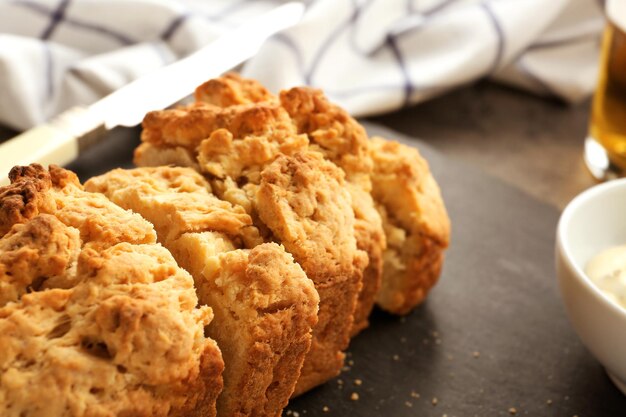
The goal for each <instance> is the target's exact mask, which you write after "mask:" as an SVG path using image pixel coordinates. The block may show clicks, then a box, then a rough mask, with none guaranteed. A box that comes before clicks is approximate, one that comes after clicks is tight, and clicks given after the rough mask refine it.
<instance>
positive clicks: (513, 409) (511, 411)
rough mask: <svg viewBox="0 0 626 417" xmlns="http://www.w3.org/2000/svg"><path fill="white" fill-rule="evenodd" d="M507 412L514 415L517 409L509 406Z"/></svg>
mask: <svg viewBox="0 0 626 417" xmlns="http://www.w3.org/2000/svg"><path fill="white" fill-rule="evenodd" d="M509 414H510V415H512V416H514V415H515V414H517V409H516V408H515V407H511V408H509Z"/></svg>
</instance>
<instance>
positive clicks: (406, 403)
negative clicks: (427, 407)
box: [404, 401, 413, 408]
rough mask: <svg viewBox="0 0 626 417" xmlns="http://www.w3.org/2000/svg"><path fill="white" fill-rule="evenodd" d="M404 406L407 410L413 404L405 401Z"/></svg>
mask: <svg viewBox="0 0 626 417" xmlns="http://www.w3.org/2000/svg"><path fill="white" fill-rule="evenodd" d="M404 405H406V406H407V407H409V408H411V407H413V403H412V402H411V401H405V402H404Z"/></svg>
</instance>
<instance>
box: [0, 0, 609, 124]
mask: <svg viewBox="0 0 626 417" xmlns="http://www.w3.org/2000/svg"><path fill="white" fill-rule="evenodd" d="M281 3H283V2H282V1H279V0H228V1H226V0H185V1H180V0H0V91H1V92H2V93H0V124H4V125H7V126H10V127H13V128H15V129H26V128H29V127H32V126H34V125H36V124H38V123H41V122H43V121H45V120H47V119H49V118H51V117H53V116H54V115H56V114H58V113H60V112H61V111H63V110H65V109H67V108H69V107H71V106H74V105H78V104H89V103H91V102H94V101H96V100H97V99H98V98H101V97H103V96H104V95H106V94H108V93H110V92H111V91H114V90H115V89H117V88H119V87H121V86H123V85H124V84H125V83H127V82H129V81H131V80H133V79H134V78H136V77H139V76H141V75H142V74H145V73H147V72H150V71H153V70H155V69H157V68H159V67H161V66H163V65H167V64H169V63H171V62H174V61H175V60H177V59H180V58H182V57H184V56H186V55H188V54H189V53H191V52H193V51H195V50H197V49H198V48H200V47H202V46H203V45H205V44H207V43H208V42H211V40H213V39H215V38H216V37H217V36H219V34H220V33H223V32H224V31H227V30H230V29H232V28H233V27H236V26H237V25H240V24H245V22H246V21H247V20H248V19H250V18H251V17H253V16H255V15H257V14H259V13H263V12H265V11H268V10H270V9H271V8H273V7H276V6H277V5H279V4H281ZM306 4H307V10H306V13H305V16H304V19H303V20H302V22H301V23H300V24H298V25H297V26H295V27H292V28H290V29H288V30H286V31H284V32H282V33H279V34H277V35H276V36H274V37H272V38H271V39H269V40H268V41H267V42H266V43H265V45H264V46H263V47H262V49H261V50H260V51H259V53H258V54H257V55H256V56H255V57H254V58H252V59H251V60H250V61H248V62H247V63H246V64H245V65H244V67H243V73H244V75H246V76H249V77H254V78H257V79H259V80H260V81H261V82H262V83H264V84H265V85H267V86H268V87H269V88H270V89H271V90H273V91H278V90H280V89H282V88H285V87H290V86H293V85H302V84H307V85H311V86H314V87H319V88H322V89H324V90H325V91H326V92H327V94H328V95H329V96H330V97H331V99H333V100H335V101H336V102H338V103H339V104H341V105H342V106H344V107H346V108H347V109H348V110H349V111H350V112H351V113H353V114H355V115H357V116H364V115H372V114H379V113H383V112H388V111H392V110H395V109H398V108H400V107H402V106H406V105H409V104H412V103H416V102H419V101H423V100H426V99H428V98H430V97H433V96H436V95H439V94H441V93H443V92H445V91H448V90H450V89H452V88H454V87H456V86H459V85H462V84H466V83H468V82H471V81H473V80H477V79H480V78H485V77H489V78H492V79H494V80H497V81H500V82H504V83H508V84H512V85H516V86H519V87H522V88H525V89H528V90H530V91H533V92H535V93H538V94H544V95H551V96H556V97H559V98H561V99H563V100H565V101H568V102H577V101H579V100H581V99H583V98H585V97H587V96H588V95H589V94H590V93H591V92H592V90H593V87H594V84H595V78H596V71H597V60H598V52H599V46H600V45H599V42H600V34H601V32H602V28H603V27H604V18H603V13H602V2H601V1H598V0H315V1H308V2H306ZM216 59H219V57H216Z"/></svg>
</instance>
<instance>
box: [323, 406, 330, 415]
mask: <svg viewBox="0 0 626 417" xmlns="http://www.w3.org/2000/svg"><path fill="white" fill-rule="evenodd" d="M322 411H323V412H325V413H328V412H329V411H330V408H328V406H327V405H325V406H324V407H322Z"/></svg>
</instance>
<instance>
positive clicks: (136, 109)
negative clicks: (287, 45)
mask: <svg viewBox="0 0 626 417" xmlns="http://www.w3.org/2000/svg"><path fill="white" fill-rule="evenodd" d="M303 13H304V5H302V4H301V3H298V2H293V3H287V4H285V5H282V6H280V7H277V8H275V9H274V10H271V11H270V12H268V13H266V14H263V15H261V16H259V17H257V18H255V19H253V20H252V21H250V22H248V23H246V24H244V25H241V26H240V27H238V28H236V29H234V30H232V31H230V32H227V33H225V34H224V35H222V36H220V37H219V38H218V39H216V40H215V41H213V42H212V43H210V44H209V45H207V46H205V47H204V48H202V49H200V50H199V51H197V52H195V53H193V54H191V55H189V56H188V57H186V58H184V59H182V60H180V61H177V62H175V63H173V64H170V65H168V66H165V67H163V68H160V69H158V70H156V71H154V72H152V73H150V74H147V75H145V76H142V77H141V78H139V79H137V80H135V81H133V82H131V83H129V84H128V85H126V86H124V87H122V88H120V89H119V90H117V91H115V92H113V93H111V94H109V95H108V96H106V97H104V98H103V99H101V100H99V101H98V102H96V103H94V104H92V105H90V106H88V107H79V108H74V109H70V110H68V111H66V112H64V113H62V114H61V115H59V116H57V117H56V118H55V119H53V120H52V121H50V122H49V123H47V124H44V125H41V126H38V127H35V128H33V129H30V130H28V131H26V132H24V133H22V134H21V135H18V136H16V137H15V138H12V139H10V140H8V141H6V142H4V143H2V144H0V175H1V176H0V185H5V184H8V179H7V173H8V172H9V170H10V169H11V168H12V167H13V166H15V165H28V164H30V163H33V162H38V163H40V164H42V165H48V164H57V165H64V164H67V163H69V162H71V161H72V160H73V159H75V158H76V157H77V156H78V155H79V153H80V151H81V150H83V149H85V148H87V147H88V146H90V145H91V144H93V143H95V142H98V141H99V140H100V139H101V138H102V137H103V136H104V135H102V133H103V132H106V130H107V129H111V128H113V127H115V126H136V125H138V124H139V123H140V122H141V120H142V119H143V117H144V115H145V114H146V113H147V112H148V111H151V110H159V109H163V108H166V107H168V106H170V105H172V104H174V103H176V102H178V101H180V100H181V99H183V98H185V97H186V96H188V95H189V94H191V93H192V92H193V91H194V89H195V87H196V86H198V85H199V84H201V83H202V82H204V81H206V80H208V79H210V78H214V77H217V76H219V75H220V74H222V73H224V72H226V71H228V70H230V69H232V68H234V67H236V66H237V65H239V64H240V63H242V62H244V61H246V60H247V59H249V58H251V57H252V56H253V55H254V54H255V53H256V52H257V51H258V50H259V48H260V47H261V45H262V44H263V42H265V40H267V38H269V37H270V36H271V35H273V34H274V33H277V32H278V31H280V30H283V29H286V28H288V27H290V26H292V25H294V24H296V23H297V22H298V21H299V20H300V19H301V18H302V15H303Z"/></svg>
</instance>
